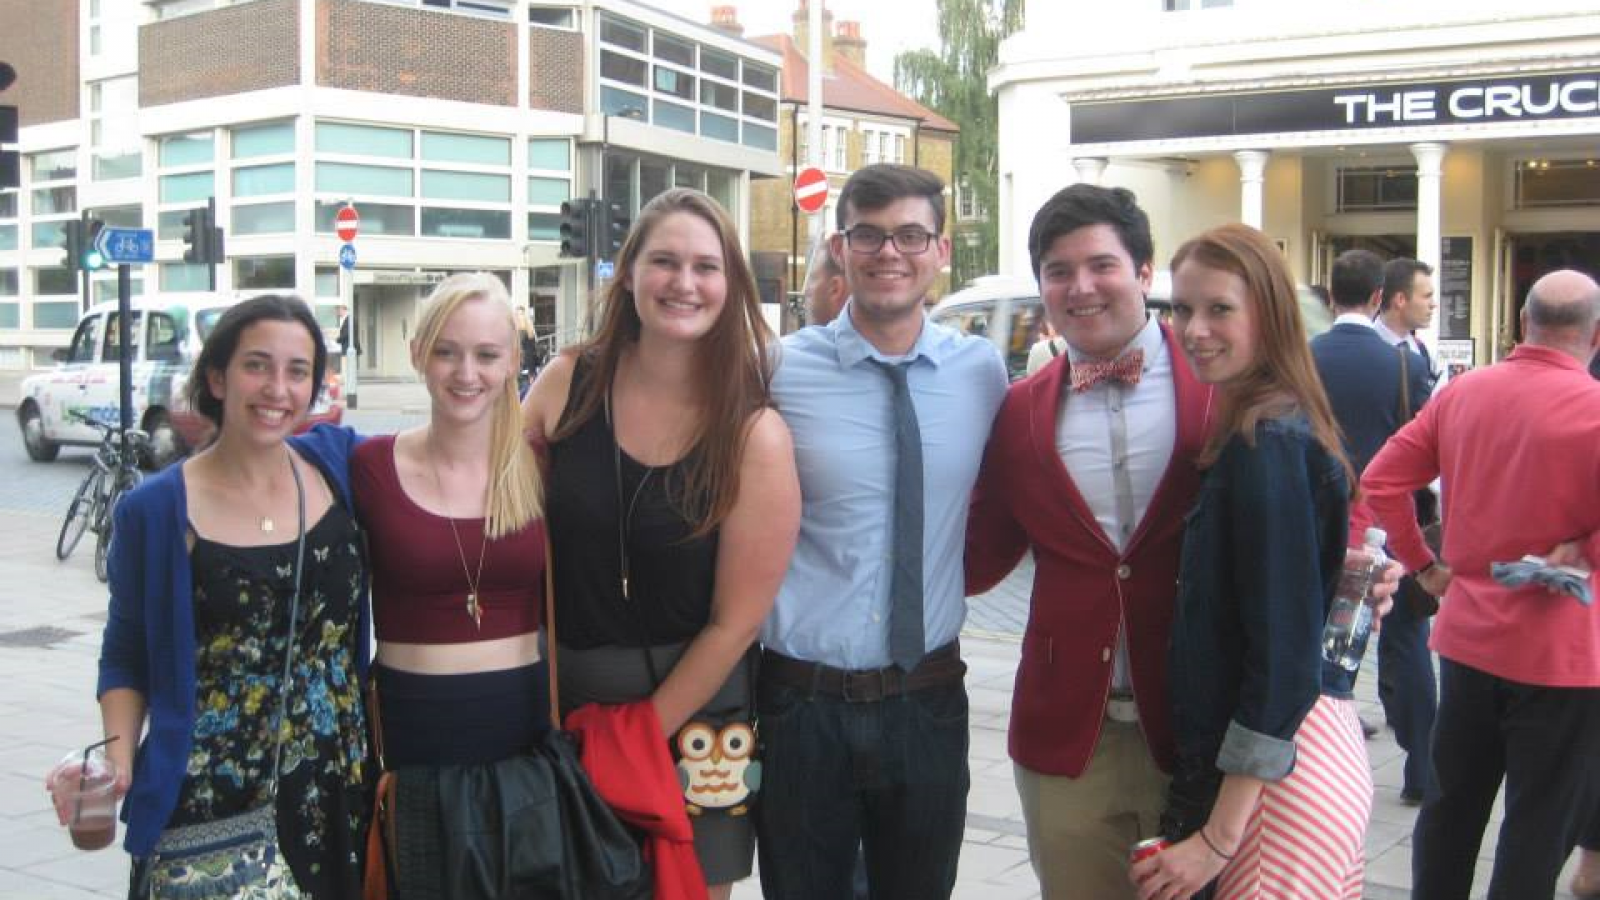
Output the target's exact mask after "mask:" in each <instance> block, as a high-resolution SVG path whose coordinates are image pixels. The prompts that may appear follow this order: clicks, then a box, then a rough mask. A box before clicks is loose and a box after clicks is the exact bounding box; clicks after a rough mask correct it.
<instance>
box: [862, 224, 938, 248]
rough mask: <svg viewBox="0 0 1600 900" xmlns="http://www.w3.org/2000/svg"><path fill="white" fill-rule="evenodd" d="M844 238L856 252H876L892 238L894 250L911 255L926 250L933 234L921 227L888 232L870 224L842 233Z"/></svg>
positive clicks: (931, 241)
mask: <svg viewBox="0 0 1600 900" xmlns="http://www.w3.org/2000/svg"><path fill="white" fill-rule="evenodd" d="M844 239H845V243H847V244H849V245H850V249H851V250H854V251H855V252H857V253H865V254H872V253H877V252H878V251H879V250H882V249H883V244H884V242H885V241H889V240H893V241H894V248H895V249H896V250H899V251H900V252H901V253H904V254H907V255H911V254H916V253H924V252H926V251H927V249H928V245H929V244H931V243H933V239H934V234H933V232H931V231H926V230H924V229H921V228H902V229H900V230H899V231H895V232H893V233H890V232H887V231H884V230H883V229H881V228H873V227H872V226H871V225H857V226H856V227H854V228H851V229H849V230H848V231H846V232H845V233H844Z"/></svg>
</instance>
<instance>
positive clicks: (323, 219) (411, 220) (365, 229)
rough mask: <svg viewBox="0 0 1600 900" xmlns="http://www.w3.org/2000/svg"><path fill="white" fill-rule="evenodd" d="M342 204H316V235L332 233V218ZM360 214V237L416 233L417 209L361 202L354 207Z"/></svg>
mask: <svg viewBox="0 0 1600 900" xmlns="http://www.w3.org/2000/svg"><path fill="white" fill-rule="evenodd" d="M341 205H342V204H334V203H318V204H317V233H318V234H332V233H333V217H334V215H335V214H337V213H338V212H339V207H340V206H341ZM356 208H357V209H358V210H360V212H361V236H362V237H367V236H369V235H375V234H390V235H393V234H398V235H405V236H410V235H414V234H416V233H417V208H416V207H414V206H398V205H394V204H389V203H368V202H362V203H361V205H360V206H358V207H356Z"/></svg>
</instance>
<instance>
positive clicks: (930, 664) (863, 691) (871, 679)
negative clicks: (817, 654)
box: [760, 641, 967, 703]
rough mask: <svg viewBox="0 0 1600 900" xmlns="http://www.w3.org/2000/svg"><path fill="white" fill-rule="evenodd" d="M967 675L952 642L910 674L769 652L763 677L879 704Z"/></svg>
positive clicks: (764, 656) (849, 700) (896, 669)
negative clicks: (847, 667) (809, 659)
mask: <svg viewBox="0 0 1600 900" xmlns="http://www.w3.org/2000/svg"><path fill="white" fill-rule="evenodd" d="M966 674H967V664H966V663H964V662H962V661H961V644H960V642H959V641H951V642H950V643H948V644H945V645H944V646H943V647H939V648H938V649H936V650H934V651H933V652H931V653H929V654H928V655H927V656H924V657H923V658H922V661H921V662H919V663H917V667H916V668H915V669H912V670H911V671H910V672H905V671H903V670H901V668H900V667H899V666H886V667H884V668H882V669H836V668H834V667H833V666H825V665H823V664H822V663H814V662H806V661H805V660H802V659H795V658H793V657H789V656H784V655H783V654H781V653H777V652H774V651H772V650H765V651H763V652H762V654H761V675H760V677H761V679H762V680H766V679H771V680H772V681H773V682H774V683H777V684H781V685H784V686H786V687H791V688H795V689H797V690H802V691H808V692H815V693H818V694H826V695H828V696H830V697H839V698H841V699H843V700H844V701H845V702H846V703H876V702H878V701H879V700H884V699H886V698H889V697H897V696H899V695H901V694H909V693H911V692H912V691H920V690H922V689H924V688H930V687H937V686H939V685H942V684H949V683H951V682H953V681H960V680H961V679H962V678H963V677H964V676H965V675H966Z"/></svg>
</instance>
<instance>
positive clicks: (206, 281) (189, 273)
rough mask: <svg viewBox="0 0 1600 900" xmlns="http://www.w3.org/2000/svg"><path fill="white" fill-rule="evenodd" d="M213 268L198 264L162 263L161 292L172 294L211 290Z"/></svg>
mask: <svg viewBox="0 0 1600 900" xmlns="http://www.w3.org/2000/svg"><path fill="white" fill-rule="evenodd" d="M210 268H211V267H210V266H206V265H200V264H197V263H162V264H161V290H163V291H170V292H172V293H187V292H189V291H208V290H210V289H211V273H210V271H208V270H209V269H210Z"/></svg>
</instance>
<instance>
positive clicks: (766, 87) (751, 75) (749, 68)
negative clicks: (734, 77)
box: [744, 62, 778, 93]
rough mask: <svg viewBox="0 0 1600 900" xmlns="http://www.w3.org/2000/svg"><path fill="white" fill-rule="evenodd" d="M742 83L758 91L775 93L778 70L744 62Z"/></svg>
mask: <svg viewBox="0 0 1600 900" xmlns="http://www.w3.org/2000/svg"><path fill="white" fill-rule="evenodd" d="M744 83H745V84H747V85H749V86H750V87H753V88H757V89H759V90H763V91H771V92H773V93H777V91H778V70H777V69H769V68H767V67H766V66H758V65H756V64H755V63H752V62H746V63H745V64H744Z"/></svg>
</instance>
